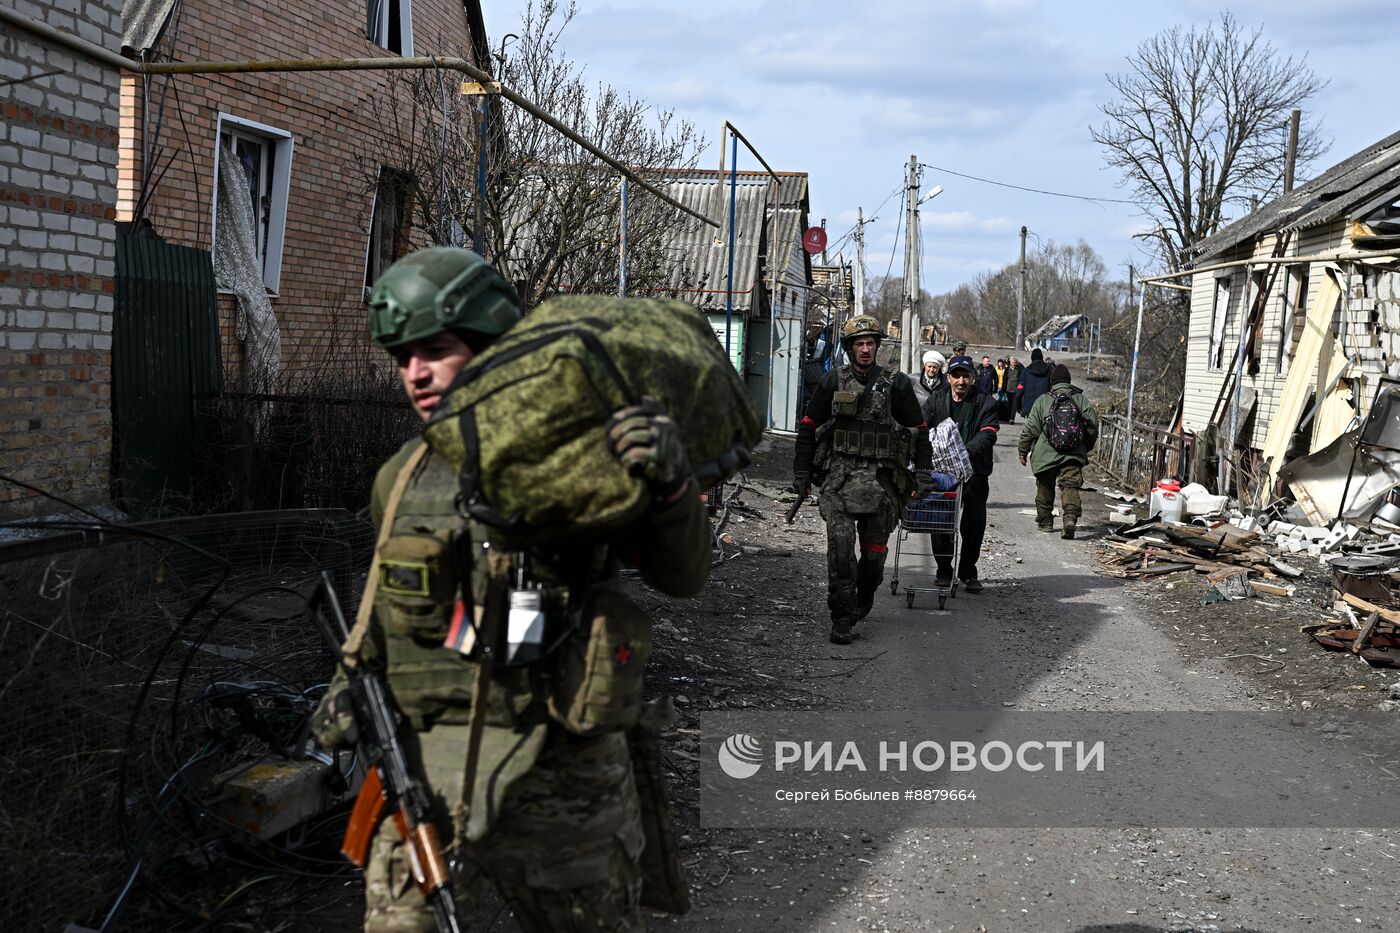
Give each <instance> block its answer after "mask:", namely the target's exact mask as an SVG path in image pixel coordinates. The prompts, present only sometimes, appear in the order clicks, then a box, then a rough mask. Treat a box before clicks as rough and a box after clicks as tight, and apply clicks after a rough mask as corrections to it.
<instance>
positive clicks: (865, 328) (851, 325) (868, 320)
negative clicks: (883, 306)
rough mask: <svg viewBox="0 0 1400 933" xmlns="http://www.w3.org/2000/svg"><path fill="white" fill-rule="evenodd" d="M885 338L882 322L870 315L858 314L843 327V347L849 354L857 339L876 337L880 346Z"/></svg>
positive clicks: (876, 341)
mask: <svg viewBox="0 0 1400 933" xmlns="http://www.w3.org/2000/svg"><path fill="white" fill-rule="evenodd" d="M884 336H885V335H884V334H883V333H882V332H881V331H880V322H879V321H877V320H875V319H874V318H873V317H871V316H870V315H868V314H857V315H856V316H855V317H853V318H851V319H850V320H849V321H847V322H846V323H845V324H842V325H841V346H842V348H843V349H845V351H846V352H847V353H850V352H851V344H852V343H854V342H855V339H856V338H857V337H874V338H875V343H876V344H877V345H878V344H879V342H880V341H881V340H882V339H883V338H884Z"/></svg>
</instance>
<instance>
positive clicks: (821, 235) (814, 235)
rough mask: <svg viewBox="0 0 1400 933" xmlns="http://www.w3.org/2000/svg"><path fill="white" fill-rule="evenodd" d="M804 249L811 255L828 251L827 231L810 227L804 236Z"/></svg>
mask: <svg viewBox="0 0 1400 933" xmlns="http://www.w3.org/2000/svg"><path fill="white" fill-rule="evenodd" d="M802 248H803V249H805V250H806V251H807V252H809V253H820V252H821V251H822V250H824V249H826V230H825V229H823V228H822V227H808V228H807V232H806V233H804V234H802Z"/></svg>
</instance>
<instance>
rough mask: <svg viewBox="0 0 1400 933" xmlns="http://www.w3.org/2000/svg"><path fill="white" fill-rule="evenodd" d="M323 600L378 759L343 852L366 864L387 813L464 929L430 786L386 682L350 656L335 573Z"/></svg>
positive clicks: (325, 631) (320, 618)
mask: <svg viewBox="0 0 1400 933" xmlns="http://www.w3.org/2000/svg"><path fill="white" fill-rule="evenodd" d="M318 603H320V604H322V605H324V607H325V609H326V611H327V612H328V613H329V614H330V621H329V622H328V621H327V620H326V618H325V616H324V615H323V614H322V612H321V610H320V606H317V607H315V610H314V615H315V616H316V624H317V625H318V626H319V627H320V629H321V634H322V636H324V637H325V639H326V643H327V644H328V645H330V649H331V654H333V655H334V656H335V660H336V663H337V664H339V665H340V668H341V669H342V670H343V671H345V675H346V677H347V678H349V684H350V699H351V702H352V703H353V704H354V707H355V724H356V726H358V727H359V731H360V747H361V750H362V751H364V752H365V754H366V757H367V758H368V760H369V761H371V762H373V764H374V767H373V768H371V769H370V771H369V773H368V774H367V775H366V776H365V780H364V784H363V785H361V787H360V795H359V796H358V797H357V798H355V808H354V810H353V811H351V814H350V825H349V826H347V827H346V828H345V839H344V840H343V841H342V842H341V845H340V851H341V854H342V855H344V856H345V857H346V858H348V859H349V860H350V861H351V862H354V863H355V864H356V865H357V866H359V867H360V868H364V867H365V865H366V863H368V861H369V845H370V840H371V839H372V838H373V837H374V831H375V830H376V829H377V828H378V827H379V824H380V822H381V821H382V820H383V819H384V817H385V815H386V813H392V816H393V820H394V825H395V826H396V827H398V830H399V835H400V836H402V837H403V841H404V848H405V851H407V853H408V861H409V867H410V869H411V870H412V872H413V879H414V880H415V881H416V882H418V889H419V890H420V891H422V892H423V897H424V898H425V899H426V900H427V901H428V903H429V904H430V905H431V906H432V908H433V917H434V919H435V920H436V921H437V928H438V930H439V931H440V933H462V929H463V927H462V919H461V917H460V916H459V915H458V913H457V901H456V899H455V898H454V897H453V891H452V875H451V872H450V871H449V869H448V867H447V859H446V858H445V857H444V856H443V854H442V845H441V844H440V843H439V842H438V838H437V828H436V827H435V826H434V825H433V818H432V806H431V803H430V799H429V796H428V789H427V787H426V786H424V784H423V781H422V780H421V779H420V778H419V777H417V776H416V775H415V774H414V773H413V770H412V769H411V768H410V767H409V763H408V755H407V754H406V753H405V751H404V747H403V743H402V742H401V741H400V739H399V730H398V716H397V714H396V712H395V710H394V707H393V704H392V702H391V701H390V699H389V694H388V692H387V691H386V690H385V689H384V683H383V681H381V680H380V679H379V678H378V677H376V676H375V675H374V674H371V673H369V672H368V671H366V670H364V669H363V668H361V667H360V666H359V665H350V664H346V663H345V655H344V652H343V651H342V650H341V647H340V646H341V645H342V644H343V643H344V641H345V640H346V639H347V638H349V637H350V630H349V627H348V626H347V625H346V623H345V613H344V612H343V611H342V610H341V608H340V599H339V598H338V597H337V596H336V593H335V586H334V585H333V583H332V581H331V575H330V574H329V573H327V572H322V574H321V590H320V594H319V597H318Z"/></svg>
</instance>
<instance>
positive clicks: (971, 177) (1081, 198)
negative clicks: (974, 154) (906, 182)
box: [919, 162, 1142, 206]
mask: <svg viewBox="0 0 1400 933" xmlns="http://www.w3.org/2000/svg"><path fill="white" fill-rule="evenodd" d="M919 165H920V166H921V167H923V168H931V169H933V170H934V171H935V172H943V173H944V174H947V175H956V176H958V177H959V178H966V179H969V180H971V181H980V182H981V183H982V184H984V185H996V186H997V187H998V188H1014V189H1016V190H1017V191H1029V192H1031V193H1032V194H1045V195H1049V196H1050V197H1052V198H1070V199H1072V200H1075V201H1089V202H1092V203H1096V204H1100V203H1101V204H1133V205H1136V206H1141V205H1142V202H1141V201H1133V200H1130V199H1128V198H1094V197H1089V196H1088V195H1084V194H1065V193H1064V192H1062V191H1046V190H1045V189H1044V188H1028V187H1026V186H1025V185H1013V184H1011V183H1010V182H1006V181H993V180H992V179H990V178H980V177H978V176H977V175H968V174H966V173H965V172H955V171H953V170H952V169H950V168H942V167H941V166H937V165H930V164H929V163H927V162H920V163H919Z"/></svg>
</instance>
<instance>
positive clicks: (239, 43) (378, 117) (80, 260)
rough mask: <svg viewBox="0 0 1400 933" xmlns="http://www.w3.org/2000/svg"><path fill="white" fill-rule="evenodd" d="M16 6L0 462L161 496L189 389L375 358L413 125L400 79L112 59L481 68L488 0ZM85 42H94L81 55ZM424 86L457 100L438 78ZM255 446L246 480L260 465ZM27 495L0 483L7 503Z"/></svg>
mask: <svg viewBox="0 0 1400 933" xmlns="http://www.w3.org/2000/svg"><path fill="white" fill-rule="evenodd" d="M15 3H16V7H15V9H14V13H13V14H7V15H8V16H9V17H10V18H11V19H14V18H16V17H18V18H20V19H22V20H24V22H18V23H13V24H10V23H9V22H6V21H0V41H3V42H4V43H5V49H4V51H5V53H6V54H5V55H4V56H0V58H3V61H0V69H3V70H0V80H5V81H7V82H8V83H7V84H5V85H3V86H0V212H3V215H0V315H3V317H0V323H3V333H0V402H3V406H0V450H4V451H5V452H6V453H7V454H8V456H6V457H5V466H6V468H7V469H8V470H10V471H14V472H18V473H20V474H22V478H24V479H25V480H26V481H28V482H31V483H34V484H35V485H38V486H41V487H43V488H46V489H50V490H52V491H53V492H56V493H59V494H62V495H65V496H68V497H70V498H75V499H77V500H79V501H82V502H85V503H96V502H102V501H107V500H110V499H114V498H115V500H116V501H118V503H119V504H123V505H128V504H135V505H137V506H140V505H141V504H142V503H151V502H154V501H156V500H161V501H162V502H163V503H164V506H163V507H174V508H179V507H180V505H179V503H180V502H181V501H187V500H188V498H189V497H190V496H191V495H193V489H194V487H195V486H196V485H197V483H196V481H195V479H194V476H195V473H196V466H195V464H194V462H193V461H194V459H195V457H196V456H197V455H196V454H194V453H193V451H194V450H195V448H196V447H197V446H199V445H198V444H196V436H197V434H198V432H197V430H196V427H195V426H196V423H197V422H198V421H199V420H200V419H201V418H203V417H204V416H205V409H203V408H199V405H200V404H201V403H200V400H201V399H204V400H207V399H209V398H211V397H213V396H216V395H218V392H219V390H220V389H222V390H223V391H224V393H225V395H224V396H219V397H221V398H223V397H227V393H229V392H233V393H238V392H239V391H258V392H262V393H269V392H271V393H277V392H297V391H303V392H304V391H308V386H309V384H310V382H312V381H314V379H313V377H314V376H315V374H317V373H320V374H322V375H324V374H325V373H327V372H329V373H332V374H333V375H344V372H343V371H345V370H348V369H355V370H356V371H357V372H358V373H360V374H361V375H363V374H365V373H366V372H368V371H369V370H372V369H378V368H380V367H378V365H377V364H378V363H380V362H382V361H381V359H380V357H379V356H376V355H373V354H370V353H368V352H367V343H368V342H367V338H366V336H365V331H364V314H365V310H364V296H365V287H366V285H367V283H369V282H371V281H372V280H373V279H374V278H375V277H376V276H377V275H378V273H379V272H380V271H382V269H383V268H384V267H385V266H387V265H388V264H389V263H391V262H392V261H393V260H394V259H395V258H397V257H398V256H400V255H402V254H403V253H404V252H407V251H408V250H409V249H410V248H411V247H412V246H414V245H419V243H418V242H417V241H418V240H419V239H421V237H419V236H417V235H415V234H414V233H413V232H412V225H411V223H410V220H411V217H412V214H411V212H412V211H413V208H414V179H413V178H412V176H411V175H410V174H409V173H407V172H405V171H404V170H403V168H402V166H400V165H398V164H395V162H396V156H398V155H402V156H403V157H404V159H405V160H407V159H408V158H409V156H408V154H406V153H405V152H404V147H405V144H406V143H408V144H413V143H418V142H420V140H419V139H417V138H416V137H418V136H420V135H430V134H428V133H423V134H417V133H415V134H405V133H403V132H402V130H401V129H400V128H399V127H396V126H395V125H394V124H395V119H394V118H395V117H396V116H397V114H398V111H397V110H396V106H395V98H394V94H393V89H394V88H396V87H399V88H401V86H402V85H401V83H400V82H401V81H402V75H404V74H407V73H406V72H385V71H364V72H348V71H341V72H314V73H259V74H223V75H198V76H196V75H182V76H175V77H167V76H145V75H142V74H140V73H139V72H138V71H137V70H136V69H135V68H132V69H128V70H125V71H123V69H121V68H118V67H113V65H114V64H120V63H119V62H117V60H116V57H115V56H116V53H118V52H120V53H122V54H125V55H127V56H128V57H129V58H135V59H142V60H145V61H153V62H160V61H182V62H211V61H230V60H262V61H266V60H283V59H324V58H330V59H344V58H383V57H392V56H398V55H402V56H409V55H415V54H417V55H424V54H444V55H449V56H455V57H461V58H465V59H468V60H470V61H474V62H477V63H480V64H487V62H486V59H487V56H488V52H487V48H486V42H485V34H484V27H483V24H482V16H481V9H480V5H479V3H478V2H476V0H466V2H459V0H277V2H269V3H264V4H257V5H254V6H252V7H229V6H227V5H226V4H220V3H217V2H215V0H178V2H177V0H125V3H123V2H122V0H15ZM34 22H37V23H39V27H38V29H39V31H40V32H42V30H43V29H44V28H45V27H48V28H52V29H56V30H58V32H59V33H62V34H63V36H64V37H71V38H70V39H69V41H66V42H65V41H50V40H49V39H46V38H44V37H42V36H40V35H37V34H36V32H35V27H34V26H33V25H32V24H33V23H34ZM84 41H87V42H90V43H95V44H96V45H98V46H101V48H100V49H94V48H93V47H92V46H89V47H88V53H87V56H86V57H85V56H84V53H83V52H82V51H81V50H75V48H74V45H75V43H76V45H77V46H81V45H82V43H83V42H84ZM104 50H106V51H107V52H110V53H111V54H106V55H105V57H104V54H103V53H104ZM94 54H95V55H96V57H95V58H94ZM442 86H443V89H444V94H452V95H453V96H455V94H456V89H457V79H456V76H455V75H448V76H445V77H444V79H443V81H442ZM400 93H402V92H400ZM415 125H417V126H419V127H420V128H422V127H424V126H426V127H428V128H429V129H430V128H431V126H432V115H428V116H427V117H421V115H420V120H419V122H418V123H417V124H415ZM457 233H459V234H460V233H461V231H460V230H458V231H457ZM211 258H212V262H211ZM124 269H125V271H123V270H124ZM216 284H217V286H218V287H217V289H216V288H215V285H216ZM124 296H125V297H124ZM347 363H348V364H350V365H348V366H347V365H346V364H347ZM250 372H252V373H254V374H256V375H258V376H259V377H260V379H259V380H257V381H250V379H249V374H250ZM351 377H352V378H353V374H352V376H351ZM311 388H313V389H314V386H312V387H311ZM197 409H198V410H197ZM261 424H262V425H263V426H266V424H267V421H266V419H264V420H263V421H262V422H261ZM201 436H202V435H201ZM273 446H274V447H275V446H277V445H275V444H274V445H273ZM202 449H203V448H201V450H202ZM367 456H370V454H367ZM254 459H256V458H252V459H249V458H245V460H247V461H248V462H246V463H245V470H244V473H245V474H249V475H250V474H252V473H255V472H257V471H258V470H262V471H264V472H266V468H267V467H268V466H269V464H266V463H254V462H253V460H254ZM206 465H207V464H206ZM270 466H271V467H272V468H274V469H275V468H276V467H277V466H278V465H277V464H271V465H270ZM214 469H215V471H216V472H217V471H218V470H219V469H220V467H219V466H218V465H217V464H216V465H215V467H214ZM172 496H173V497H174V498H173V499H172V498H171V497H172ZM31 500H32V501H31ZM37 501H38V500H37V499H35V497H34V496H33V495H31V494H29V493H27V492H23V491H16V489H14V488H5V489H0V512H9V513H14V512H23V511H27V510H30V509H32V508H42V506H39V505H37V504H35V503H37ZM225 501H227V497H225ZM244 501H245V502H247V501H249V500H248V499H247V498H246V497H245V498H244Z"/></svg>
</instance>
